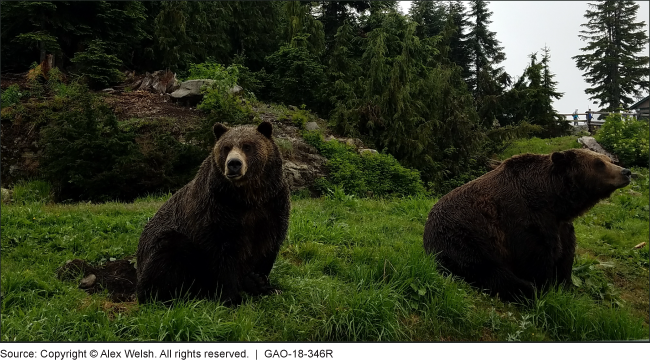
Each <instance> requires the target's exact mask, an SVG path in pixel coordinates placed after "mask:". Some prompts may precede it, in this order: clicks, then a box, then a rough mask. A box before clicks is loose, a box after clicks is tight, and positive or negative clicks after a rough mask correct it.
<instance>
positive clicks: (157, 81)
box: [127, 70, 180, 94]
mask: <svg viewBox="0 0 650 363" xmlns="http://www.w3.org/2000/svg"><path fill="white" fill-rule="evenodd" d="M127 79H129V80H133V81H132V83H131V84H129V88H131V89H132V90H133V91H147V92H152V93H163V94H164V93H170V92H174V91H175V90H176V89H178V87H180V82H179V81H178V80H177V79H176V74H174V73H172V72H171V71H168V70H164V71H162V70H161V71H155V72H153V73H149V72H147V73H145V75H144V77H143V78H141V79H135V74H130V75H127ZM134 79H135V80H134Z"/></svg>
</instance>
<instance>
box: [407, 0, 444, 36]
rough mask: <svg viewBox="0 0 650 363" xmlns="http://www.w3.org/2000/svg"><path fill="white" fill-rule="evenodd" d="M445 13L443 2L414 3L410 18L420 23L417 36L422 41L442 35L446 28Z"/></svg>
mask: <svg viewBox="0 0 650 363" xmlns="http://www.w3.org/2000/svg"><path fill="white" fill-rule="evenodd" d="M445 13H446V9H445V6H444V5H443V4H442V2H441V1H424V0H420V1H413V3H412V4H411V8H410V9H409V16H410V18H411V20H413V21H414V22H416V23H418V26H417V29H416V31H415V34H416V35H417V36H418V37H420V39H423V38H429V37H433V36H436V35H438V34H440V32H442V30H443V28H444V26H445V18H446V14H445Z"/></svg>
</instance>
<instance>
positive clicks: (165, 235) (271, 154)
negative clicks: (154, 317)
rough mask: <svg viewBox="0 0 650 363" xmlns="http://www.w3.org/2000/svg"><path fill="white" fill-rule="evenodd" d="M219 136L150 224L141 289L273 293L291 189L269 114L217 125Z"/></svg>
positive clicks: (198, 294) (177, 293)
mask: <svg viewBox="0 0 650 363" xmlns="http://www.w3.org/2000/svg"><path fill="white" fill-rule="evenodd" d="M213 131H214V134H215V137H216V139H217V141H216V144H215V146H214V149H213V151H212V152H211V153H210V155H209V156H208V157H207V158H206V159H205V161H204V162H203V164H201V167H200V169H199V171H198V173H197V175H196V177H195V178H194V179H193V180H192V181H191V182H189V183H188V184H187V185H185V186H184V187H183V188H181V189H180V190H178V191H177V192H176V193H175V194H174V195H173V196H172V197H171V198H170V199H169V200H168V201H167V202H166V203H165V204H163V206H162V207H161V208H160V209H159V210H158V212H157V213H156V214H155V215H154V216H153V218H152V219H151V220H150V221H149V222H148V223H147V225H146V226H145V228H144V230H143V232H142V235H141V237H140V244H139V245H138V252H137V273H138V283H137V297H138V301H139V302H141V303H143V302H147V301H150V300H151V299H157V300H160V301H169V300H171V299H175V298H179V297H190V298H216V299H221V300H222V301H224V302H228V303H238V302H239V301H240V299H241V293H242V292H247V293H249V294H252V295H256V294H261V293H268V292H271V291H272V289H271V287H270V285H269V281H268V276H269V273H270V272H271V268H272V267H273V263H274V262H275V259H276V257H277V255H278V251H279V249H280V245H281V244H282V242H283V240H284V238H285V236H286V233H287V228H288V225H289V210H290V199H289V189H288V187H287V185H286V183H285V182H284V179H283V177H282V158H281V156H280V152H279V151H278V148H277V146H276V145H275V143H274V142H273V140H272V136H271V135H272V131H273V127H272V125H271V124H270V123H268V122H263V123H261V124H260V125H259V126H258V127H257V128H255V127H250V126H240V127H235V128H231V129H228V128H227V127H225V126H223V125H221V124H215V126H214V128H213Z"/></svg>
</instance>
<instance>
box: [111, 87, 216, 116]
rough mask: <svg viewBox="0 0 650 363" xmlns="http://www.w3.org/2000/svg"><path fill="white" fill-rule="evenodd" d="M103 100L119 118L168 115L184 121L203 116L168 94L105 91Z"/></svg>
mask: <svg viewBox="0 0 650 363" xmlns="http://www.w3.org/2000/svg"><path fill="white" fill-rule="evenodd" d="M104 101H106V103H107V104H109V105H110V106H111V108H112V109H113V110H114V112H115V114H116V115H117V118H118V119H119V120H128V119H130V118H159V117H169V118H174V119H176V120H177V121H178V122H182V123H185V122H191V121H195V120H197V119H199V118H201V117H202V116H203V113H202V112H201V111H199V110H197V109H196V108H194V107H184V106H182V105H181V104H178V103H176V102H174V101H173V100H172V99H171V97H170V96H169V95H168V94H155V93H151V92H147V91H132V92H121V91H115V92H113V93H105V96H104Z"/></svg>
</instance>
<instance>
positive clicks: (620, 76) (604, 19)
mask: <svg viewBox="0 0 650 363" xmlns="http://www.w3.org/2000/svg"><path fill="white" fill-rule="evenodd" d="M589 7H590V9H589V10H587V12H586V13H585V17H586V18H587V23H585V24H582V26H583V27H585V28H586V29H584V30H581V31H580V33H581V35H579V37H580V39H582V40H584V41H587V42H588V44H587V46H586V47H584V48H580V50H581V51H582V52H583V54H580V55H576V56H574V57H573V59H575V61H576V65H577V67H578V68H579V69H580V70H582V71H585V73H583V76H584V77H585V80H586V81H587V83H589V84H591V87H589V88H587V89H585V92H586V93H587V94H589V95H591V97H589V99H590V100H598V102H599V106H600V107H601V108H603V109H604V110H607V111H613V110H615V109H616V108H618V107H619V106H622V107H623V108H625V107H626V106H629V105H630V104H631V103H633V102H634V100H633V98H632V96H634V95H636V94H638V93H639V92H640V91H645V92H648V89H649V83H648V74H649V73H650V69H649V66H648V61H649V58H648V56H644V55H640V54H639V53H641V52H642V51H643V50H644V47H645V45H646V44H647V43H648V35H647V34H646V33H645V31H644V30H643V27H644V26H645V22H643V21H640V22H637V21H636V13H637V10H638V9H639V5H638V4H636V3H635V2H634V1H600V2H598V3H595V4H591V3H590V4H589Z"/></svg>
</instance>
